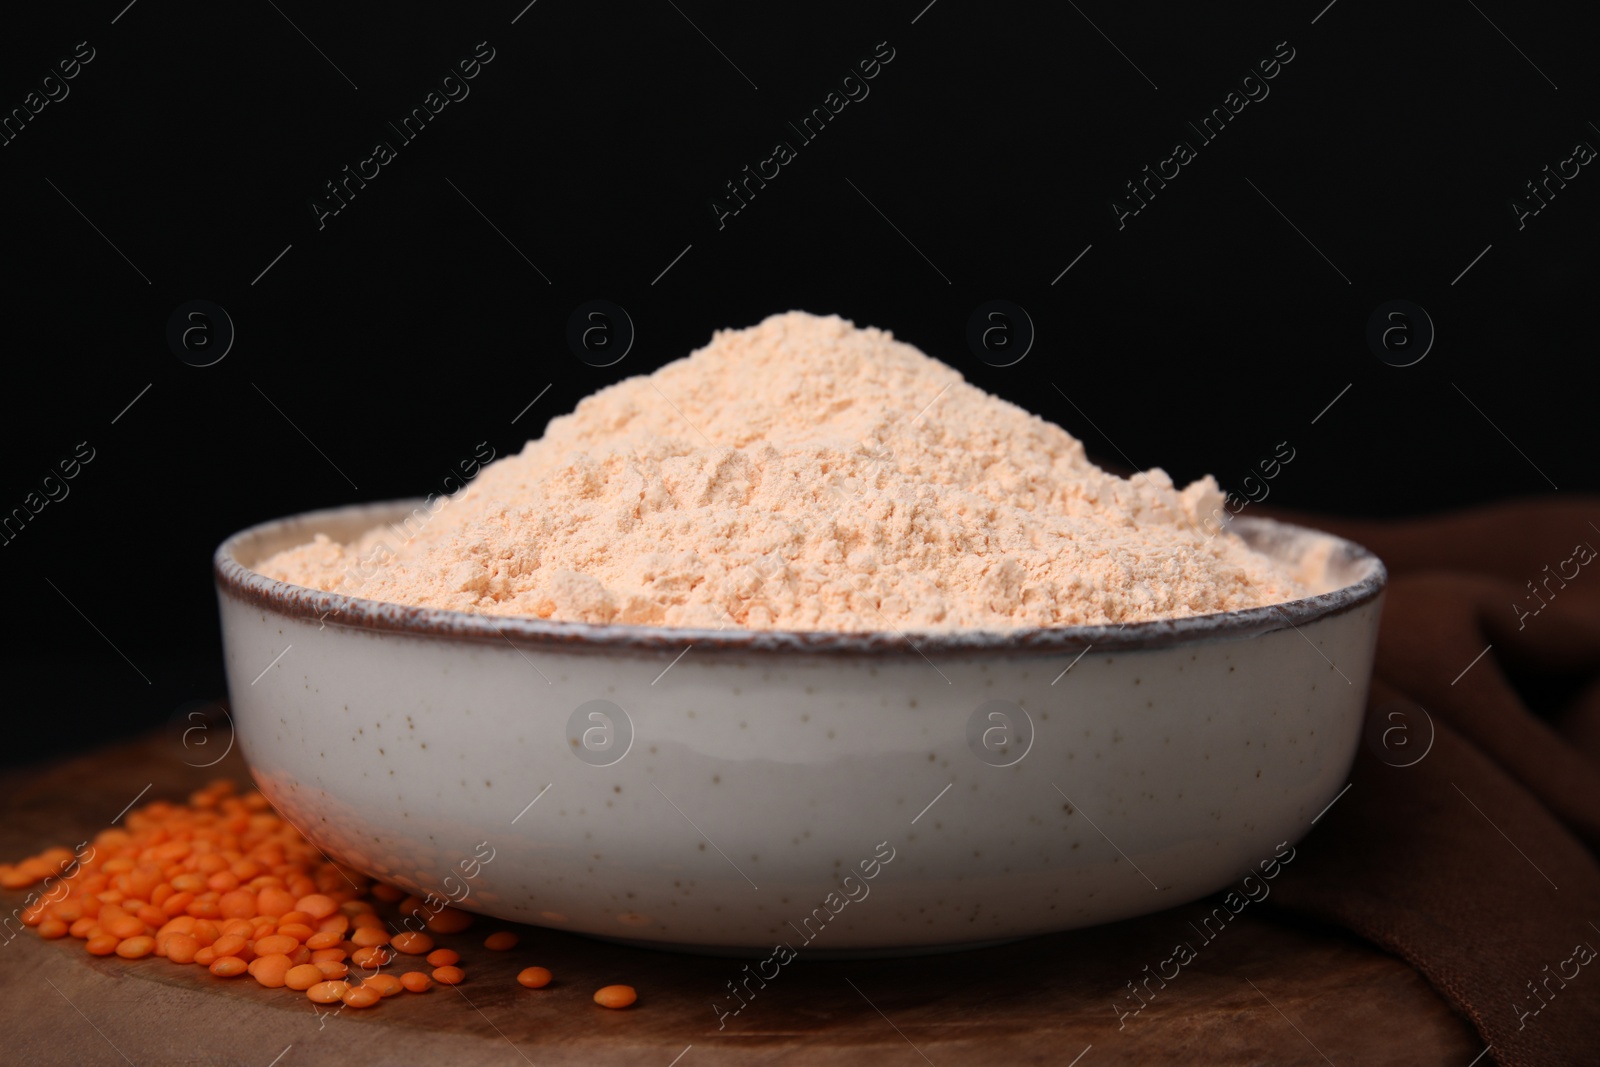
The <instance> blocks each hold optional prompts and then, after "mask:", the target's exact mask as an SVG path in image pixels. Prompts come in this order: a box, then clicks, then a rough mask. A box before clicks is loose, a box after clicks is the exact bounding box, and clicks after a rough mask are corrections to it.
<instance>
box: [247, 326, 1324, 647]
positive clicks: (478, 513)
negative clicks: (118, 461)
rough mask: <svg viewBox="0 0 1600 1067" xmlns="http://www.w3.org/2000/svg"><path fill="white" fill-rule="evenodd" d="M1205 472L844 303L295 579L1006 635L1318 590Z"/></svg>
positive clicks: (742, 334) (760, 623) (316, 562)
mask: <svg viewBox="0 0 1600 1067" xmlns="http://www.w3.org/2000/svg"><path fill="white" fill-rule="evenodd" d="M1221 503H1222V494H1221V493H1220V492H1219V491H1218V488H1217V483H1216V481H1215V480H1214V479H1212V478H1211V477H1210V476H1209V475H1208V476H1206V477H1205V478H1202V479H1201V480H1200V481H1197V482H1195V483H1193V484H1192V485H1190V486H1188V487H1187V488H1185V489H1183V490H1181V491H1180V490H1178V489H1176V488H1174V486H1173V484H1172V480H1171V479H1170V478H1169V477H1168V476H1167V475H1166V474H1165V473H1164V472H1162V471H1161V470H1159V469H1152V470H1150V471H1148V472H1146V473H1145V474H1144V475H1139V476H1135V477H1134V478H1133V479H1131V480H1129V479H1123V478H1120V477H1117V476H1116V475H1113V474H1108V473H1107V472H1105V471H1102V470H1101V469H1099V468H1098V467H1096V466H1094V465H1093V464H1092V463H1090V462H1089V461H1088V460H1087V459H1086V458H1085V456H1084V450H1083V445H1082V444H1081V443H1080V442H1079V441H1078V440H1076V439H1075V438H1074V437H1072V436H1071V435H1070V434H1068V433H1067V432H1066V431H1065V430H1063V429H1062V428H1061V427H1059V426H1056V425H1054V424H1052V423H1048V422H1045V421H1044V420H1043V419H1041V418H1039V417H1038V416H1036V415H1031V414H1029V413H1028V412H1026V411H1024V410H1022V409H1021V408H1019V407H1016V406H1015V405H1013V404H1010V403H1007V402H1006V401H1004V400H1001V399H999V398H998V397H994V396H991V395H989V394H988V393H985V392H983V391H982V390H981V389H977V388H975V387H973V386H971V385H968V384H967V383H966V382H965V381H963V380H962V377H961V375H960V374H959V373H957V372H956V371H955V370H954V369H952V368H951V367H949V366H946V365H945V364H943V363H941V362H939V361H938V360H935V359H932V358H930V357H928V356H926V355H924V354H923V353H921V352H920V351H918V350H917V349H915V348H913V347H911V346H910V345H907V344H903V343H901V342H899V341H896V340H895V339H894V337H893V335H891V334H890V333H888V332H887V331H884V330H877V329H870V328H869V329H857V328H856V327H855V326H853V325H852V324H851V323H849V322H846V321H845V320H843V319H840V318H838V317H837V316H828V317H818V316H815V315H809V314H805V313H803V312H790V313H788V314H785V315H774V316H772V317H771V318H769V319H767V320H766V321H765V322H763V323H761V324H760V325H759V326H755V327H752V328H750V329H745V330H726V331H722V332H719V333H718V334H716V336H715V337H713V338H712V340H711V343H710V344H709V345H707V346H706V347H705V348H702V349H700V350H699V351H697V352H695V353H693V354H692V355H690V356H688V357H687V358H685V359H680V360H677V361H676V362H673V363H669V364H667V365H666V366H664V367H662V368H661V369H660V370H658V371H656V372H655V373H654V374H650V375H646V376H641V377H635V378H629V379H627V380H626V381H622V382H619V383H617V384H616V385H613V386H610V387H608V388H605V389H602V390H600V391H599V392H597V393H595V394H594V395H592V396H589V397H587V398H585V399H584V400H583V401H582V402H581V403H580V404H579V405H578V407H577V409H576V410H575V411H573V412H572V413H571V414H570V415H562V416H560V417H558V418H555V419H552V420H551V421H550V423H549V425H548V426H547V427H546V428H545V433H544V436H543V437H541V438H539V439H538V440H535V441H529V442H528V444H527V446H526V447H525V448H523V450H522V452H521V453H520V454H518V455H515V456H508V457H506V458H504V459H502V460H500V461H498V462H496V463H492V464H490V465H489V466H487V467H485V468H484V469H483V471H482V473H481V474H480V475H479V476H478V477H477V479H476V480H475V481H473V482H472V483H471V484H470V485H468V486H467V487H466V488H465V489H463V490H461V491H460V492H458V493H457V494H456V495H455V496H454V497H449V498H439V499H438V500H437V501H436V502H435V503H434V505H433V507H432V508H428V507H424V508H423V509H421V510H420V511H419V512H417V513H414V516H420V517H421V519H422V520H425V521H420V522H419V521H418V520H417V518H415V517H414V518H413V519H412V520H411V521H409V522H408V523H407V524H406V525H403V526H401V525H396V526H382V527H379V528H377V529H374V530H371V531H369V532H368V533H367V534H365V535H364V536H362V537H361V538H360V539H359V540H357V541H355V542H354V543H352V544H338V543H335V542H334V541H332V540H330V539H329V538H327V537H326V536H322V535H318V536H317V537H316V539H315V540H314V541H313V542H312V543H310V544H307V545H302V546H300V547H297V548H294V549H290V550H288V551H286V552H282V553H280V554H278V555H276V556H274V557H272V558H271V559H269V560H267V561H265V562H264V563H263V564H261V565H260V567H259V569H260V570H261V571H262V572H263V573H265V574H267V575H269V576H271V577H274V578H278V579H281V580H284V581H288V582H293V583H296V584H298V585H303V586H310V587H312V588H315V589H321V590H328V591H336V592H340V593H346V594H350V595H353V596H360V597H367V598H370V599H375V600H384V601H390V602H394V603H400V604H411V605H421V606H428V607H438V608H452V609H456V610H459V611H470V612H482V613H486V614H494V615H532V616H538V617H540V618H547V619H565V620H579V621H583V622H594V623H630V624H644V625H652V626H699V627H719V626H740V627H748V628H754V629H791V630H839V631H855V630H886V629H890V628H893V629H898V630H929V629H948V628H982V629H1004V628H1010V627H1020V626H1060V625H1071V624H1080V623H1107V622H1109V623H1120V622H1126V621H1139V620H1144V619H1151V618H1163V617H1176V616H1184V615H1194V614H1201V613H1205V612H1215V611H1228V610H1233V609H1238V608H1246V607H1254V606H1258V605H1263V604H1270V603H1275V602H1281V601H1285V600H1290V599H1294V598H1296V597H1299V596H1304V595H1306V594H1307V592H1308V589H1307V588H1306V587H1305V586H1304V585H1302V584H1301V582H1300V581H1299V580H1298V579H1297V577H1296V576H1295V575H1294V574H1292V573H1290V572H1289V571H1287V570H1285V569H1283V568H1282V567H1280V566H1278V565H1276V564H1274V563H1273V562H1271V561H1269V560H1268V559H1267V558H1266V557H1264V556H1262V555H1260V554H1259V553H1257V552H1255V551H1253V550H1252V549H1250V548H1249V547H1247V546H1246V545H1245V544H1244V542H1242V541H1241V540H1240V539H1239V538H1238V537H1237V536H1235V535H1233V534H1232V533H1230V532H1228V531H1227V530H1223V531H1222V532H1220V533H1216V534H1215V535H1214V536H1207V531H1214V530H1216V525H1215V524H1214V523H1212V524H1208V525H1202V521H1203V520H1204V519H1205V518H1206V517H1208V516H1211V515H1212V514H1213V511H1214V509H1217V508H1219V507H1220V505H1221Z"/></svg>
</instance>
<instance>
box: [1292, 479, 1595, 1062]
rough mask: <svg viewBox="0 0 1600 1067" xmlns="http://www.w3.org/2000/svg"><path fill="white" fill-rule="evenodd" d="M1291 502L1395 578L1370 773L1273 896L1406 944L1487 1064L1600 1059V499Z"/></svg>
mask: <svg viewBox="0 0 1600 1067" xmlns="http://www.w3.org/2000/svg"><path fill="white" fill-rule="evenodd" d="M1274 514H1275V515H1276V516H1278V517H1282V518H1285V519H1288V520H1289V521H1293V522H1297V523H1302V524H1305V525H1309V526H1315V527H1318V528H1320V529H1324V530H1329V531H1332V532H1334V533H1337V534H1340V535H1341V536H1344V537H1348V538H1350V539H1352V540H1354V541H1357V542H1359V543H1360V544H1363V545H1365V546H1367V547H1368V548H1370V549H1371V550H1372V551H1374V552H1376V553H1377V554H1378V555H1379V556H1380V557H1381V558H1382V559H1383V561H1384V562H1385V564H1387V566H1388V568H1389V573H1390V579H1391V584H1390V587H1389V592H1388V596H1387V599H1386V601H1385V604H1384V610H1383V620H1382V631H1381V633H1380V636H1379V639H1378V654H1377V663H1376V668H1375V677H1374V681H1373V688H1372V696H1371V699H1370V701H1369V703H1368V717H1369V718H1368V722H1367V732H1366V743H1364V744H1363V745H1362V746H1361V747H1360V751H1359V753H1358V755H1357V757H1356V765H1355V769H1354V771H1353V772H1352V775H1351V782H1352V784H1351V788H1350V790H1349V792H1348V793H1347V794H1346V795H1345V796H1344V797H1342V798H1341V799H1340V800H1339V801H1338V803H1337V805H1336V806H1335V807H1334V808H1333V809H1332V810H1331V811H1330V812H1329V813H1328V816H1327V817H1326V818H1324V819H1323V820H1322V821H1321V822H1320V823H1319V824H1318V826H1317V828H1316V829H1315V830H1314V831H1313V832H1312V833H1311V835H1310V836H1309V837H1307V839H1306V841H1305V843H1304V844H1303V845H1302V846H1301V847H1300V859H1299V860H1298V861H1297V865H1298V870H1297V871H1296V876H1295V877H1294V878H1293V879H1288V880H1286V881H1285V883H1284V884H1283V885H1282V886H1280V887H1279V888H1278V890H1277V891H1276V892H1275V893H1274V901H1275V902H1277V903H1279V904H1280V905H1281V906H1283V907H1285V908H1288V909H1290V910H1292V911H1296V912H1299V913H1301V914H1305V915H1310V916H1314V917H1316V918H1318V919H1322V920H1325V921H1329V922H1333V923H1336V924H1338V925H1341V926H1344V927H1345V928H1347V929H1349V930H1351V931H1353V932H1354V933H1356V934H1358V935H1360V936H1362V937H1364V938H1367V939H1369V940H1370V941H1372V942H1374V943H1375V944H1377V945H1380V946H1382V947H1383V948H1385V949H1387V950H1388V951H1390V952H1393V953H1395V954H1396V955H1398V956H1400V957H1402V958H1403V959H1405V960H1406V961H1408V962H1409V963H1410V964H1412V966H1414V967H1416V968H1417V970H1418V971H1420V972H1421V973H1422V974H1423V975H1424V976H1425V977H1426V978H1427V979H1428V981H1429V982H1431V983H1432V984H1433V986H1434V987H1435V988H1436V989H1437V990H1438V991H1439V992H1440V993H1441V994H1442V995H1443V996H1444V997H1445V998H1446V999H1447V1000H1448V1001H1449V1002H1450V1004H1451V1005H1452V1006H1454V1007H1455V1008H1456V1010H1458V1011H1459V1012H1461V1013H1462V1014H1463V1015H1464V1016H1466V1017H1467V1018H1468V1019H1469V1020H1470V1021H1471V1022H1472V1024H1473V1026H1474V1027H1476V1028H1477V1031H1478V1033H1479V1034H1480V1035H1481V1036H1482V1038H1483V1040H1484V1043H1485V1044H1486V1045H1487V1046H1488V1047H1489V1049H1490V1051H1489V1052H1488V1054H1487V1056H1486V1057H1485V1059H1486V1060H1488V1059H1492V1060H1493V1061H1494V1062H1496V1063H1500V1064H1506V1065H1523V1064H1530V1065H1532V1064H1540V1065H1543V1064H1588V1065H1592V1064H1595V1063H1600V962H1597V960H1596V949H1597V948H1600V865H1597V863H1596V849H1597V847H1600V566H1591V565H1590V561H1592V560H1594V559H1595V558H1596V553H1595V550H1594V548H1593V547H1590V546H1595V545H1600V499H1597V498H1595V497H1592V496H1562V497H1549V498H1544V499H1537V500H1525V501H1518V502H1511V503H1504V504H1497V505H1494V506H1489V507H1484V508H1479V509H1475V510H1472V511H1469V512H1464V513H1459V514H1453V515H1445V516H1440V517H1436V518H1427V519H1413V520H1407V521H1404V522H1393V523H1390V522H1370V521H1353V520H1348V519H1338V518H1331V517H1326V516H1314V515H1294V514H1290V513H1287V512H1283V511H1276V512H1274ZM1404 1059H1405V1057H1404V1054H1403V1052H1401V1053H1400V1054H1399V1055H1398V1057H1397V1062H1401V1061H1404Z"/></svg>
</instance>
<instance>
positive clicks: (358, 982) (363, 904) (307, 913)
mask: <svg viewBox="0 0 1600 1067" xmlns="http://www.w3.org/2000/svg"><path fill="white" fill-rule="evenodd" d="M41 882H42V883H44V884H43V885H42V886H41V887H40V890H39V892H37V893H33V894H30V901H31V902H30V903H29V904H28V905H27V906H25V907H24V908H23V909H22V911H21V912H20V918H21V919H22V922H23V923H24V924H26V925H28V926H31V927H33V928H34V930H35V931H36V932H37V933H38V934H39V936H40V937H43V938H50V939H53V938H61V937H68V936H71V937H75V938H78V939H79V940H81V941H83V942H84V948H86V949H87V950H88V951H89V953H90V954H91V955H95V956H111V955H116V956H120V957H122V958H123V959H128V960H134V959H141V958H143V957H146V956H162V957H165V958H166V959H167V960H168V961H169V962H171V963H178V964H191V965H196V966H200V967H204V968H206V969H207V970H209V971H210V972H211V973H212V974H213V975H215V976H216V977H217V978H219V979H228V978H237V977H239V976H241V975H245V974H248V975H250V976H251V977H252V978H254V979H255V980H256V982H258V983H259V984H260V985H262V986H265V987H267V988H269V989H292V990H295V991H297V992H303V993H304V994H305V995H306V996H307V997H309V998H310V999H311V1000H312V1001H314V1002H316V1003H319V1004H338V1003H342V1004H343V1005H344V1006H346V1007H350V1008H370V1007H372V1006H373V1005H374V1004H376V1003H378V1001H379V1000H381V999H383V998H385V997H391V996H394V995H396V994H398V993H402V992H407V991H409V992H411V993H426V992H427V991H428V990H430V989H431V988H433V986H434V985H435V984H436V983H437V984H440V985H459V984H460V983H462V982H464V981H466V978H467V974H466V971H465V970H463V969H462V968H461V966H459V965H460V963H461V954H460V953H458V952H456V951H455V950H454V949H449V948H437V947H435V942H434V938H433V936H431V935H433V934H443V935H453V934H460V933H462V932H464V931H465V930H466V929H467V928H468V927H469V926H471V925H472V921H473V916H472V915H471V913H469V912H465V911H460V910H458V909H456V908H451V907H448V906H444V907H430V906H428V905H427V904H426V903H425V902H424V901H423V900H422V899H421V898H419V897H415V896H408V895H407V894H406V893H405V892H404V891H402V890H400V889H396V888H395V887H394V886H391V885H385V884H383V883H381V882H378V883H374V882H373V881H372V880H371V879H369V878H367V877H366V876H365V875H363V874H361V873H359V872H357V871H352V870H349V869H347V868H344V867H341V866H339V865H338V864H336V863H333V862H330V861H329V860H328V859H327V858H326V857H325V856H323V854H322V853H321V852H319V851H318V850H317V848H316V846H314V845H312V844H311V843H310V842H309V841H307V840H306V839H305V838H304V837H302V836H301V835H300V833H299V831H297V830H296V829H295V828H294V827H293V826H291V825H290V824H289V823H288V822H286V821H284V820H283V819H282V818H280V817H279V816H278V815H277V814H276V813H275V812H274V811H273V810H272V806H271V805H270V804H269V803H268V802H267V799H266V798H265V797H263V796H262V795H261V794H260V793H256V792H250V793H245V794H239V793H237V792H236V791H235V787H234V785H233V783H232V782H230V781H226V780H223V781H217V782H213V783H212V784H211V785H209V786H207V787H205V788H204V789H201V790H199V791H198V792H196V793H195V794H193V795H192V796H191V797H190V798H189V801H188V803H187V804H173V803H169V802H167V801H156V802H154V803H151V804H148V805H146V806H145V807H143V808H140V809H138V810H137V811H132V812H129V813H128V817H127V822H126V828H125V829H115V828H113V829H110V830H105V831H103V832H102V833H100V834H99V835H98V836H96V837H95V839H94V841H93V842H92V845H91V844H90V843H85V844H84V845H80V846H79V848H78V849H77V850H76V851H74V850H72V849H66V848H52V849H46V850H45V851H44V852H41V853H39V854H38V855H37V856H32V857H30V858H28V859H25V860H23V861H22V862H21V863H18V864H15V865H5V864H0V888H5V889H26V888H29V887H31V886H34V885H36V884H38V883H41ZM369 897H370V898H372V899H375V900H378V901H381V902H384V903H389V904H398V905H399V910H400V914H401V916H402V918H405V917H410V918H411V919H412V922H411V923H406V924H405V925H406V926H407V927H408V928H407V929H406V930H404V931H403V932H400V933H396V934H392V935H391V934H390V932H389V930H388V929H387V928H386V927H385V924H384V921H383V919H382V918H380V917H379V916H378V913H377V909H376V908H375V907H374V905H373V904H372V902H371V900H369V899H368V898H369ZM35 898H36V899H35ZM413 925H419V926H421V927H423V928H425V929H426V931H427V932H423V930H422V929H410V927H411V926H413ZM516 944H517V935H516V934H514V933H512V932H511V931H509V930H502V931H499V932H496V933H493V934H490V935H489V936H488V937H487V938H486V939H485V940H484V943H483V945H484V947H485V948H486V949H490V950H491V951H497V952H505V951H509V950H511V949H513V948H515V947H516ZM401 957H411V958H412V959H413V960H417V959H419V958H420V959H421V960H425V961H426V964H427V967H428V969H426V970H424V969H421V966H420V964H413V966H414V967H415V969H411V970H405V971H404V972H403V973H399V974H396V973H394V972H395V971H399V970H400V969H401V965H400V964H399V962H398V961H399V960H400V959H401ZM551 977H552V976H551V974H550V972H549V971H548V970H546V969H545V968H543V967H527V968H525V969H524V970H523V971H522V972H521V973H520V974H518V975H517V981H518V982H519V983H521V984H522V985H523V986H526V987H527V988H529V989H542V988H544V987H545V986H547V985H549V984H550V981H551ZM637 999H638V994H636V993H635V992H634V990H633V988H632V987H630V986H625V985H611V986H606V987H605V988H603V989H600V990H598V991H597V992H596V993H595V994H594V1001H595V1003H597V1004H599V1005H601V1006H602V1007H607V1008H626V1007H627V1006H628V1005H630V1004H632V1003H633V1002H634V1001H635V1000H637Z"/></svg>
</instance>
